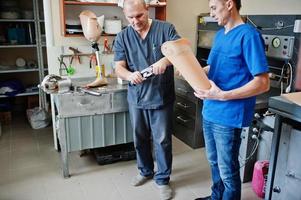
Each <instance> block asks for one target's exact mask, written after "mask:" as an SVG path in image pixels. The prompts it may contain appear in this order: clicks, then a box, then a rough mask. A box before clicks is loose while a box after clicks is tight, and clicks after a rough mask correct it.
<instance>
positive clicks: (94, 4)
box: [64, 1, 166, 7]
mask: <svg viewBox="0 0 301 200" xmlns="http://www.w3.org/2000/svg"><path fill="white" fill-rule="evenodd" d="M64 4H65V5H82V6H118V4H117V3H107V2H79V1H65V2H64ZM165 6H166V2H160V3H158V4H150V5H149V7H165Z"/></svg>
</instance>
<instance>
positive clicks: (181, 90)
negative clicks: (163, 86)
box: [177, 87, 188, 93]
mask: <svg viewBox="0 0 301 200" xmlns="http://www.w3.org/2000/svg"><path fill="white" fill-rule="evenodd" d="M177 90H179V91H180V92H183V93H188V91H187V90H185V89H183V88H180V87H178V88H177Z"/></svg>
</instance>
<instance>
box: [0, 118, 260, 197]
mask: <svg viewBox="0 0 301 200" xmlns="http://www.w3.org/2000/svg"><path fill="white" fill-rule="evenodd" d="M173 154H174V160H173V173H172V177H171V186H172V188H173V189H174V191H175V192H174V199H177V200H193V199H194V198H196V197H199V196H201V195H207V194H209V193H210V189H209V187H210V171H209V167H208V164H207V161H206V157H205V154H204V149H197V150H193V149H191V148H190V147H188V146H186V145H185V144H184V143H182V142H181V141H179V140H178V139H176V138H173ZM70 157H71V159H70V173H71V174H72V177H71V178H69V179H64V178H63V177H62V173H61V169H60V157H59V153H58V152H57V151H56V150H55V149H54V148H53V141H52V130H51V127H48V128H45V129H41V130H33V129H31V128H30V126H29V125H28V123H27V122H26V121H24V120H18V121H14V122H13V123H12V125H10V126H3V127H2V136H0V200H94V199H95V200H96V199H97V200H141V199H143V200H156V199H159V195H158V191H157V189H156V187H155V185H154V183H153V181H150V182H148V183H147V184H145V185H143V186H140V187H137V188H134V187H132V186H130V185H129V182H130V179H131V178H132V176H134V175H136V173H137V171H136V164H135V161H128V162H119V163H116V164H111V165H104V166H100V165H97V163H96V161H95V160H94V158H93V157H92V156H84V157H80V156H79V152H74V153H71V156H70ZM242 192H243V195H242V196H243V197H242V199H243V200H257V199H259V198H257V197H256V195H255V194H254V193H253V191H252V189H251V185H250V183H246V184H243V191H242Z"/></svg>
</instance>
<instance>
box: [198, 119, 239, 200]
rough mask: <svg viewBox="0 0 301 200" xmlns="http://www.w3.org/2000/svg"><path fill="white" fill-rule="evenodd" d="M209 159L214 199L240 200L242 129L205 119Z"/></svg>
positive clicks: (204, 126) (212, 196)
mask: <svg viewBox="0 0 301 200" xmlns="http://www.w3.org/2000/svg"><path fill="white" fill-rule="evenodd" d="M203 130H204V138H205V146H206V154H207V159H208V162H209V165H210V168H211V177H212V182H213V185H212V187H211V190H212V194H211V198H212V199H213V200H240V198H241V180H240V175H239V168H240V167H239V161H238V155H239V147H240V143H241V138H240V134H241V129H239V128H232V127H227V126H223V125H218V124H216V123H212V122H209V121H206V120H205V119H204V120H203Z"/></svg>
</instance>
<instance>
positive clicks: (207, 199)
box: [195, 196, 211, 200]
mask: <svg viewBox="0 0 301 200" xmlns="http://www.w3.org/2000/svg"><path fill="white" fill-rule="evenodd" d="M195 200H211V196H208V197H201V198H197V199H195Z"/></svg>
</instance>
